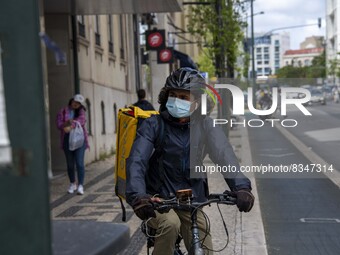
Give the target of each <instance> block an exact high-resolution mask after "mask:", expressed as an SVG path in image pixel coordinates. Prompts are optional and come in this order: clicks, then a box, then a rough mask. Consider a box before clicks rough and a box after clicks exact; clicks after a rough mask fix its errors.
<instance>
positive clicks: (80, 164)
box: [64, 134, 86, 185]
mask: <svg viewBox="0 0 340 255" xmlns="http://www.w3.org/2000/svg"><path fill="white" fill-rule="evenodd" d="M85 150H86V144H85V142H84V144H83V146H82V147H80V148H79V149H76V150H74V151H70V150H69V134H65V138H64V153H65V156H66V164H67V174H68V178H69V179H70V183H75V181H76V179H75V171H74V166H76V169H77V176H78V185H83V184H84V177H85V166H84V156H85Z"/></svg>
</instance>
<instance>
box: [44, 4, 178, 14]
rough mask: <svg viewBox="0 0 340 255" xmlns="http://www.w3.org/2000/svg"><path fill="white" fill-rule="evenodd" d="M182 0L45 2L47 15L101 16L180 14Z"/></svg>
mask: <svg viewBox="0 0 340 255" xmlns="http://www.w3.org/2000/svg"><path fill="white" fill-rule="evenodd" d="M181 8H182V0H44V9H45V13H59V14H76V15H101V14H132V13H156V12H180V11H182V9H181Z"/></svg>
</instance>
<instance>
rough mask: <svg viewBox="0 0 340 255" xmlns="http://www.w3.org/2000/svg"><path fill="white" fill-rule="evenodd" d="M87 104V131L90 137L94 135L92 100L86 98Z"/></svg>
mask: <svg viewBox="0 0 340 255" xmlns="http://www.w3.org/2000/svg"><path fill="white" fill-rule="evenodd" d="M85 103H86V117H87V122H86V129H87V131H88V133H89V135H92V128H91V123H92V119H91V103H90V100H89V99H88V98H86V100H85Z"/></svg>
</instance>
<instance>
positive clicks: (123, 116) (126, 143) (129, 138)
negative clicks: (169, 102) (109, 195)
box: [115, 106, 164, 221]
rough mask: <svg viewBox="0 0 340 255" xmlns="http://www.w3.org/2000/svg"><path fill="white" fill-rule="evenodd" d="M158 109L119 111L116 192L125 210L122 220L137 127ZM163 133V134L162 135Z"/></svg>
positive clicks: (124, 109) (126, 109)
mask: <svg viewBox="0 0 340 255" xmlns="http://www.w3.org/2000/svg"><path fill="white" fill-rule="evenodd" d="M155 114H159V113H158V112H157V111H144V110H142V109H140V108H139V107H137V106H130V107H128V108H121V109H119V112H118V125H117V126H118V131H117V138H116V165H115V193H116V195H117V196H118V197H119V200H120V203H121V207H122V210H123V217H122V220H123V221H125V220H126V212H125V207H124V204H123V200H125V199H126V197H125V190H126V159H127V158H128V157H129V155H130V151H131V147H132V144H133V142H134V140H135V138H136V133H137V128H138V126H139V124H140V123H141V121H142V120H145V119H147V118H149V117H151V116H152V115H155ZM163 129H164V127H163V121H161V133H163ZM162 136H163V135H161V137H162Z"/></svg>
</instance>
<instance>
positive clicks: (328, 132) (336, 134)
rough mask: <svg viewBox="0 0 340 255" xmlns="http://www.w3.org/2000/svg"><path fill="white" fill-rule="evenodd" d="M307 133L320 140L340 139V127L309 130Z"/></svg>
mask: <svg viewBox="0 0 340 255" xmlns="http://www.w3.org/2000/svg"><path fill="white" fill-rule="evenodd" d="M305 134H306V135H308V136H309V137H311V138H313V139H315V140H317V141H319V142H329V141H340V128H329V129H320V130H314V131H307V132H305Z"/></svg>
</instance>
